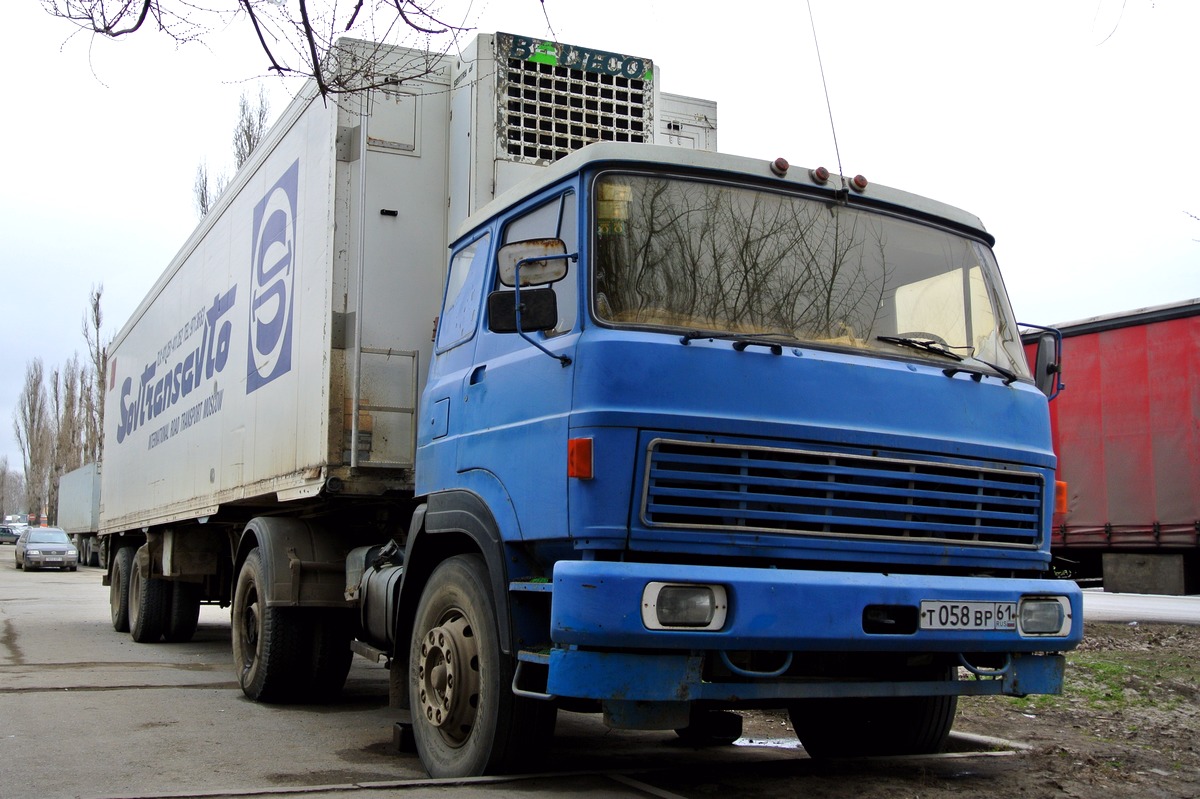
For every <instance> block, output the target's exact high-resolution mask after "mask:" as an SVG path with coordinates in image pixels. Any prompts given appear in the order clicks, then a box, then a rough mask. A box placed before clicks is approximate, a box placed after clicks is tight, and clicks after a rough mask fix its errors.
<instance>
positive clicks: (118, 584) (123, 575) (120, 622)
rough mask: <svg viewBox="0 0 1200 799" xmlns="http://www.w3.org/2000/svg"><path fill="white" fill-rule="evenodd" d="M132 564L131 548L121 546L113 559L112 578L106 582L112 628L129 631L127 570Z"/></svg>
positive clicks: (121, 631) (122, 631) (118, 630)
mask: <svg viewBox="0 0 1200 799" xmlns="http://www.w3.org/2000/svg"><path fill="white" fill-rule="evenodd" d="M132 565H133V550H132V549H131V548H129V547H121V548H120V549H118V550H117V554H116V557H115V558H114V559H113V570H112V579H111V580H110V581H109V584H108V608H109V611H110V613H111V614H112V626H113V629H114V630H116V631H117V632H119V633H127V632H129V570H130V568H131V567H132Z"/></svg>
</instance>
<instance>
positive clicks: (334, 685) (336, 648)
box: [312, 609, 354, 701]
mask: <svg viewBox="0 0 1200 799" xmlns="http://www.w3.org/2000/svg"><path fill="white" fill-rule="evenodd" d="M353 629H354V617H353V615H352V614H350V613H348V612H346V611H339V610H332V609H325V610H320V611H318V612H317V615H316V616H315V618H314V619H313V623H312V662H313V672H312V693H313V699H315V700H318V701H327V700H329V699H332V698H333V697H336V696H337V695H338V694H339V693H341V691H342V687H343V686H344V685H345V684H346V675H347V674H348V673H349V672H350V663H351V661H352V660H353V659H354V653H353V652H352V651H351V650H350V641H351V639H352V638H353V635H352V633H351V631H352V630H353Z"/></svg>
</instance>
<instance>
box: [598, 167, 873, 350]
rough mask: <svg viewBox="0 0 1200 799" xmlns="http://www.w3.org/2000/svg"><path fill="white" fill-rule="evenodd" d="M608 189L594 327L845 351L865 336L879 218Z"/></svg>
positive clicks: (786, 203)
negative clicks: (608, 324)
mask: <svg viewBox="0 0 1200 799" xmlns="http://www.w3.org/2000/svg"><path fill="white" fill-rule="evenodd" d="M610 180H611V182H610V184H609V185H608V186H607V187H605V186H604V185H603V184H602V186H601V191H600V196H601V198H602V199H601V201H600V202H599V203H598V219H597V223H598V237H597V241H598V244H599V248H600V252H599V257H598V258H597V266H598V269H597V292H598V297H597V306H598V311H599V313H600V315H601V317H602V318H606V319H609V320H610V321H613V322H626V323H642V324H652V325H669V326H674V327H682V328H688V329H692V328H695V329H700V330H706V331H728V332H736V333H753V334H764V333H772V334H782V335H786V336H790V337H795V338H798V339H809V340H818V341H821V340H824V341H831V340H840V341H844V342H845V343H851V342H852V341H858V342H862V341H864V340H869V339H870V338H871V336H872V335H873V331H874V330H875V328H876V325H877V317H878V315H879V313H880V308H881V304H882V300H883V298H884V296H885V293H886V291H887V288H888V280H889V275H890V269H889V266H888V260H887V255H888V254H887V247H886V241H885V236H884V231H883V226H882V224H881V220H880V219H879V218H876V217H871V216H868V215H866V214H860V213H856V212H853V211H846V210H845V209H842V208H840V207H839V206H837V205H833V204H827V203H821V202H814V201H811V200H806V199H802V198H796V197H789V196H786V195H780V194H770V193H765V192H759V191H753V190H748V189H742V188H737V187H731V186H724V185H719V184H712V183H700V182H692V181H683V180H669V179H652V178H645V177H633V176H622V177H620V178H619V179H610ZM606 188H607V191H606V190H605V189H606ZM606 195H607V197H608V198H607V199H605V197H606Z"/></svg>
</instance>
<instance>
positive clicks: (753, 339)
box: [679, 330, 795, 355]
mask: <svg viewBox="0 0 1200 799" xmlns="http://www.w3.org/2000/svg"><path fill="white" fill-rule="evenodd" d="M776 336H778V337H781V338H784V339H786V340H788V341H794V340H795V339H794V338H793V337H791V336H788V335H786V334H784V333H756V334H754V335H745V334H742V333H714V332H703V331H700V330H690V331H688V332H687V333H684V334H683V335H682V336H680V337H679V343H680V344H683V345H685V346H686V345H688V344H691V343H692V342H693V341H696V340H698V339H710V340H714V341H732V342H733V348H734V349H735V350H737V351H738V352H743V351H744V350H745V349H746V348H747V347H766V348H767V349H769V350H770V351H771V354H772V355H782V354H783V345H781V344H780V343H779V342H778V341H775V340H774V338H773V337H776Z"/></svg>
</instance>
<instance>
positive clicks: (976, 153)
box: [0, 0, 1200, 469]
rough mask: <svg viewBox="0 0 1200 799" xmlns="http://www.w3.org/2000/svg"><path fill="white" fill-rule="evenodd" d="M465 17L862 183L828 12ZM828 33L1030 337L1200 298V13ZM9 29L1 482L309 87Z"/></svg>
mask: <svg viewBox="0 0 1200 799" xmlns="http://www.w3.org/2000/svg"><path fill="white" fill-rule="evenodd" d="M444 5H445V6H446V7H447V8H448V9H451V8H452V9H459V12H457V13H464V14H466V15H467V19H468V22H469V24H471V25H472V26H474V27H476V28H477V29H478V30H480V31H487V32H494V31H506V32H509V33H518V34H526V35H531V36H541V37H550V36H551V32H550V30H549V29H548V26H547V19H546V17H547V16H548V17H549V23H550V25H551V26H552V27H553V34H555V35H556V36H557V38H558V40H559V41H563V42H568V43H571V44H577V45H581V46H585V47H595V48H599V49H604V50H609V51H615V52H620V53H624V54H627V55H633V56H641V57H645V58H650V59H653V60H654V62H655V64H656V67H657V71H658V77H659V80H660V87H661V88H662V89H663V90H664V91H667V92H671V93H674V94H683V95H689V96H693V97H702V98H706V99H711V100H715V101H717V103H718V117H719V119H718V142H719V145H720V149H721V150H722V151H724V152H730V153H737V154H740V155H748V156H755V157H761V158H775V157H776V156H784V157H786V158H787V159H788V160H789V161H790V162H791V163H793V164H795V165H799V166H805V167H811V166H818V165H824V166H826V167H828V168H829V169H830V170H831V171H835V172H836V171H837V169H838V164H837V156H836V154H835V149H834V145H833V139H832V136H831V135H830V125H829V117H828V113H827V111H826V107H825V95H824V91H823V89H822V85H821V80H820V71H819V67H818V61H817V57H816V50H815V48H814V44H813V33H812V29H811V25H810V21H809V16H808V8H807V6H806V5H805V3H804V2H797V1H796V0H784V1H783V2H759V1H758V0H741V2H736V3H703V4H701V3H695V2H667V1H666V0H636V1H634V0H607V2H604V3H580V2H578V1H577V0H545V6H544V7H545V12H546V13H545V15H544V14H543V6H542V5H541V4H540V3H539V2H538V0H488V2H475V3H473V4H471V3H466V2H455V0H447V2H446V3H444ZM812 8H813V15H814V17H815V21H816V27H817V36H818V40H819V43H820V48H821V55H822V58H823V60H824V67H825V75H826V78H827V81H828V89H829V94H830V99H831V102H832V107H833V116H834V122H835V123H836V128H837V134H838V144H839V148H840V152H841V159H842V165H843V168H844V171H845V173H846V174H848V175H854V174H856V173H861V174H863V175H865V176H866V177H867V178H868V179H869V180H871V181H872V182H874V183H882V184H886V185H890V186H895V187H898V188H903V189H905V190H908V191H911V192H915V193H918V194H923V195H927V196H930V197H933V198H936V199H938V200H942V201H944V202H948V203H951V204H953V205H957V206H960V207H962V208H965V209H967V210H969V211H971V212H973V213H975V214H977V215H978V216H980V217H981V218H982V219H983V221H984V224H985V225H986V226H987V228H988V229H989V230H990V231H991V232H992V233H993V235H995V236H996V238H997V244H996V254H997V257H998V258H999V262H1000V265H1001V268H1002V269H1003V271H1004V274H1005V277H1006V280H1007V283H1008V289H1009V295H1010V297H1011V299H1012V303H1013V306H1014V308H1015V309H1016V314H1017V317H1018V319H1020V320H1021V321H1025V322H1036V323H1043V324H1052V323H1062V322H1068V321H1074V320H1078V319H1083V318H1088V317H1092V316H1097V315H1102V314H1110V313H1116V312H1123V311H1129V310H1134V309H1137V308H1142V307H1146V306H1152V305H1160V304H1167V303H1175V302H1181V301H1185V300H1189V299H1193V298H1196V297H1200V243H1198V241H1197V240H1200V222H1198V221H1196V220H1195V219H1193V218H1192V217H1190V216H1189V214H1196V215H1200V191H1198V190H1197V179H1198V178H1200V136H1198V131H1197V121H1198V120H1200V109H1198V108H1197V102H1196V96H1197V84H1198V83H1200V68H1198V67H1200V47H1197V46H1196V41H1197V38H1198V36H1200V3H1197V2H1194V0H1153V2H1152V0H1059V1H1058V2H1052V3H1048V2H1042V1H1040V0H1039V1H1037V2H1033V1H1030V2H1020V1H1014V0H994V1H985V0H974V1H972V2H964V1H963V0H951V1H948V2H919V1H914V2H906V3H897V2H893V1H892V0H879V1H878V2H868V0H812ZM704 9H713V11H707V10H704ZM716 10H720V12H721V13H717V12H716ZM5 22H6V29H7V31H8V35H7V37H6V39H7V41H6V43H5V46H4V47H3V48H0V74H3V75H5V77H6V83H7V86H8V90H7V92H6V95H7V98H8V99H7V101H6V107H7V109H8V110H7V112H6V113H5V114H4V119H5V123H4V124H3V125H2V126H0V153H3V156H2V158H3V161H2V163H3V172H2V178H0V290H2V291H3V294H2V296H3V312H2V313H0V456H3V455H7V456H8V459H9V465H10V467H13V468H17V469H20V468H21V456H20V452H19V450H18V449H17V446H16V441H15V438H14V436H13V430H12V421H11V420H12V417H13V409H14V407H15V406H16V401H17V397H18V394H19V392H20V390H21V385H22V382H23V379H24V374H25V368H26V364H27V363H28V362H29V361H30V360H31V359H32V358H35V357H40V358H42V360H43V361H44V362H45V364H46V366H47V369H50V368H53V367H55V366H58V365H60V364H62V363H63V362H64V361H65V360H66V359H67V358H69V357H70V356H71V355H72V353H75V352H79V353H80V356H81V358H86V355H85V353H84V347H85V344H84V340H83V335H82V332H81V325H82V319H83V315H84V312H85V310H86V307H87V300H88V295H89V292H90V290H91V288H92V286H93V285H96V284H103V286H104V304H103V305H104V312H105V315H106V323H105V327H106V331H105V334H106V335H111V334H113V333H115V332H116V331H117V330H118V329H119V328H120V327H121V325H123V324H124V322H125V320H126V319H127V318H128V317H129V315H130V314H131V312H132V311H133V309H134V308H135V307H136V305H137V304H138V302H139V301H140V300H141V299H142V297H143V296H144V295H145V294H146V292H147V291H148V290H149V288H150V286H151V285H152V284H153V282H154V281H155V279H156V278H157V277H158V276H159V274H160V273H161V272H162V271H163V269H164V268H165V267H166V266H167V264H168V263H169V262H170V260H171V258H172V257H173V256H174V254H175V252H176V251H177V250H178V249H179V247H180V246H181V245H182V244H183V242H184V240H185V239H186V238H187V236H188V234H189V233H190V232H191V230H192V228H193V227H194V226H195V225H196V222H197V216H196V212H195V209H194V207H193V201H192V183H193V180H194V177H195V172H196V166H197V164H198V163H199V162H200V161H201V160H206V161H207V163H208V166H209V168H210V169H211V170H213V171H218V172H219V171H222V170H228V169H229V168H230V163H231V160H232V159H231V156H230V150H231V148H230V136H231V132H232V126H233V123H234V121H235V118H236V110H237V100H238V96H239V95H240V94H241V93H242V92H244V91H248V92H249V93H250V94H251V95H254V94H256V93H257V91H258V87H259V86H260V85H264V86H266V87H267V91H268V93H269V96H270V98H271V100H272V108H271V110H272V116H273V117H274V115H276V114H278V113H279V112H281V111H282V110H283V108H284V107H285V105H286V104H287V100H288V99H289V97H290V95H291V94H292V93H293V92H294V91H295V90H296V89H297V88H298V86H297V84H295V83H291V84H289V83H285V82H282V81H279V80H266V81H260V80H258V79H257V78H258V76H260V75H262V74H263V73H264V72H265V63H264V60H263V58H262V56H261V54H260V53H259V52H258V51H257V50H256V49H255V47H254V44H253V42H252V41H250V40H249V38H248V36H247V35H246V34H245V33H244V32H242V33H241V35H239V32H240V28H241V26H240V25H238V26H236V27H234V28H232V29H230V30H229V31H227V32H226V33H225V34H224V35H222V36H220V37H217V38H216V39H214V40H212V41H211V42H210V43H209V45H210V46H209V47H203V46H200V45H189V46H185V47H182V48H176V47H175V46H174V45H173V44H172V43H171V42H169V41H168V40H166V39H165V38H163V37H161V36H159V35H157V34H155V33H154V32H153V31H150V30H147V31H145V32H141V33H139V34H137V35H136V36H134V37H132V38H129V39H127V40H124V41H121V42H110V41H99V40H97V41H92V40H90V39H89V38H87V37H85V36H82V35H78V36H74V37H72V35H71V34H72V30H73V29H72V28H71V26H70V25H69V24H68V23H65V22H62V21H59V20H55V19H52V18H51V17H49V16H47V15H46V14H45V13H44V12H43V11H42V10H41V7H40V4H39V3H38V2H37V0H10V2H9V3H7V4H6V8H5ZM1067 368H1068V369H1069V368H1070V367H1069V364H1068V366H1067ZM1078 388H1079V389H1082V388H1083V387H1078Z"/></svg>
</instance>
